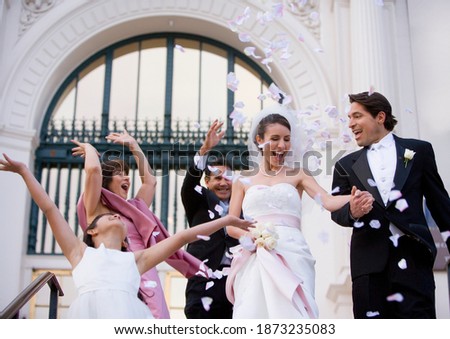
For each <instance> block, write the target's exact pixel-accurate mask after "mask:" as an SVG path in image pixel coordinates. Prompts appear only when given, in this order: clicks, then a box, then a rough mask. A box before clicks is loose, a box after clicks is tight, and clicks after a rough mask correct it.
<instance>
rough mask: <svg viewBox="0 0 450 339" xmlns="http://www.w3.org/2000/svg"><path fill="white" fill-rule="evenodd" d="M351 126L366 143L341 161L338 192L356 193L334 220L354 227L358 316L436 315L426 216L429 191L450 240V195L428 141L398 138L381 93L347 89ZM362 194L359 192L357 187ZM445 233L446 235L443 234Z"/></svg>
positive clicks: (430, 203)
mask: <svg viewBox="0 0 450 339" xmlns="http://www.w3.org/2000/svg"><path fill="white" fill-rule="evenodd" d="M349 98H350V103H351V108H350V111H349V113H348V117H349V119H350V121H349V127H350V128H351V130H352V132H353V133H354V135H355V140H356V143H357V144H358V146H362V147H363V148H362V149H360V150H359V151H356V152H354V153H351V154H349V155H347V156H345V157H344V158H343V159H341V160H339V161H338V162H337V163H336V166H335V170H334V176H333V189H334V191H336V192H337V193H335V194H349V193H350V192H351V191H352V189H353V190H355V188H354V187H356V189H358V190H361V191H362V190H367V191H369V192H370V193H371V194H372V196H373V197H374V199H375V201H374V203H373V205H372V207H371V208H367V207H363V205H362V203H361V202H360V201H359V200H358V196H356V197H355V199H352V200H351V201H350V203H348V204H347V205H345V206H344V207H342V208H341V209H340V210H338V211H335V212H333V213H332V219H333V220H334V221H335V222H337V223H338V224H340V225H342V226H350V227H353V233H352V239H351V250H350V267H351V275H352V282H353V287H352V295H353V313H354V316H355V318H372V317H374V318H435V317H436V309H435V282H434V275H433V263H434V260H435V257H436V252H437V251H436V246H435V244H434V241H433V238H432V236H431V233H430V230H429V229H428V225H427V221H426V219H425V215H424V205H423V203H424V198H425V200H426V204H427V207H428V208H429V210H430V212H431V215H432V216H433V219H434V220H435V221H436V224H437V225H438V227H439V229H440V231H441V232H442V234H443V235H445V236H446V237H447V240H446V244H447V247H450V238H448V234H449V232H448V231H449V230H450V199H449V196H448V193H447V191H446V190H445V187H444V184H443V182H442V180H441V178H440V176H439V174H438V170H437V166H436V161H435V157H434V152H433V148H432V146H431V144H430V143H428V142H425V141H421V140H416V139H403V138H399V137H397V136H396V135H394V134H393V133H392V130H393V129H394V126H395V125H396V123H397V120H396V119H395V117H394V116H393V115H392V110H391V105H390V103H389V101H388V100H387V99H386V98H385V97H384V96H383V95H381V94H380V93H377V92H375V93H371V94H369V93H368V92H364V93H359V94H351V95H349ZM356 195H358V193H356ZM444 239H445V237H444Z"/></svg>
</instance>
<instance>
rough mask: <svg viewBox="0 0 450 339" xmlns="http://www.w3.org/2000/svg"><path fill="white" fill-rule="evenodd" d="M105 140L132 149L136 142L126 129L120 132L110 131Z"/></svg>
mask: <svg viewBox="0 0 450 339" xmlns="http://www.w3.org/2000/svg"><path fill="white" fill-rule="evenodd" d="M106 139H107V140H109V141H112V142H113V143H114V144H121V145H124V146H127V147H128V148H130V150H131V151H132V148H133V147H135V146H137V145H138V143H137V141H136V139H134V138H133V137H132V136H131V135H130V134H128V132H127V131H126V130H123V132H122V133H117V132H113V133H110V134H109V135H108V136H107V137H106Z"/></svg>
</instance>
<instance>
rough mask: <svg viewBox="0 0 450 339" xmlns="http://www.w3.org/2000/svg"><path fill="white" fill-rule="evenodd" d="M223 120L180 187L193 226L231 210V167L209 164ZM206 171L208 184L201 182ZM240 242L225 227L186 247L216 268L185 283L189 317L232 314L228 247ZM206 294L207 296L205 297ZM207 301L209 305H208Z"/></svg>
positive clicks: (212, 317)
mask: <svg viewBox="0 0 450 339" xmlns="http://www.w3.org/2000/svg"><path fill="white" fill-rule="evenodd" d="M222 124H223V123H219V122H218V121H217V120H216V121H215V122H214V123H213V124H212V125H211V127H210V129H209V131H208V133H207V135H206V137H205V140H204V142H203V145H202V147H201V148H200V150H199V152H198V153H197V154H196V156H195V157H194V159H193V162H192V163H191V164H190V166H189V168H188V171H187V173H186V177H185V179H184V182H183V186H182V188H181V199H182V201H183V206H184V209H185V211H186V217H187V220H188V223H189V226H190V227H195V226H196V225H198V224H201V223H204V222H207V221H210V220H214V219H217V218H220V217H221V216H223V215H226V214H227V213H228V202H229V199H230V196H231V186H232V182H231V173H232V172H231V168H230V167H229V166H228V165H227V164H226V163H224V162H223V161H221V160H220V159H217V161H216V162H210V163H209V164H207V153H208V152H209V151H210V150H211V149H212V148H213V147H215V146H216V145H217V144H218V143H219V141H220V140H221V139H222V137H223V135H224V133H225V131H221V132H219V130H220V128H221V127H222ZM203 172H205V184H206V187H202V186H201V185H200V180H201V178H202V175H203ZM238 244H239V242H238V241H237V240H236V239H234V238H231V237H229V236H228V235H227V234H226V229H225V228H223V229H221V230H219V231H217V232H215V233H213V234H212V235H211V236H210V239H209V240H208V241H203V240H199V241H196V242H194V243H191V244H189V245H188V247H187V252H189V253H190V254H192V255H193V256H195V257H197V258H198V259H200V260H203V261H205V264H206V265H207V266H208V267H209V268H210V269H211V271H212V272H214V276H213V277H212V278H210V279H207V278H206V277H202V276H194V277H192V278H189V279H188V282H187V286H186V306H185V309H184V313H185V315H186V317H187V318H188V319H227V318H231V317H232V314H233V305H232V304H231V303H230V302H229V301H228V299H227V297H226V294H225V283H226V274H227V269H229V267H230V263H231V255H230V253H229V248H230V247H233V246H236V245H238ZM204 298H205V299H204ZM204 302H206V304H207V305H208V306H206V307H205V305H204Z"/></svg>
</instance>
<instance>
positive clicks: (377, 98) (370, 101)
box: [348, 92, 397, 131]
mask: <svg viewBox="0 0 450 339" xmlns="http://www.w3.org/2000/svg"><path fill="white" fill-rule="evenodd" d="M348 97H349V99H350V103H353V102H357V103H359V104H361V105H363V106H364V107H365V109H366V110H367V111H368V112H369V113H370V115H372V116H373V117H374V118H375V117H376V116H377V115H378V113H380V112H384V113H386V119H385V120H384V127H385V128H386V129H387V130H388V131H392V130H393V129H394V127H395V125H397V119H396V118H395V116H393V115H392V108H391V104H390V103H389V101H388V99H386V97H385V96H384V95H382V94H380V93H378V92H373V93H371V94H369V92H362V93H358V94H349V95H348Z"/></svg>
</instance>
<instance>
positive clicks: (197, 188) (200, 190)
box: [194, 185, 203, 194]
mask: <svg viewBox="0 0 450 339" xmlns="http://www.w3.org/2000/svg"><path fill="white" fill-rule="evenodd" d="M194 189H195V191H196V192H197V193H198V194H203V193H202V186H200V185H197V186H195V187H194Z"/></svg>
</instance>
